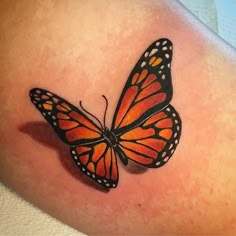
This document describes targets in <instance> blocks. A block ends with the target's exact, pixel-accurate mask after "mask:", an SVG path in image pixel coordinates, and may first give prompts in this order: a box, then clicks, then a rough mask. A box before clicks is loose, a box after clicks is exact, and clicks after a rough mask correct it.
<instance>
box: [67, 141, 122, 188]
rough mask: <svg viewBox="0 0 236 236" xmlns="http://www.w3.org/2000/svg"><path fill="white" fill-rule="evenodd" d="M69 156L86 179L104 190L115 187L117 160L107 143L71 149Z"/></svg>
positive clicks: (116, 181)
mask: <svg viewBox="0 0 236 236" xmlns="http://www.w3.org/2000/svg"><path fill="white" fill-rule="evenodd" d="M71 155H72V158H73V160H74V161H75V163H76V165H77V166H78V167H79V168H80V170H81V171H82V172H83V173H85V174H86V175H87V176H88V177H90V178H92V179H93V180H95V181H96V182H97V183H99V184H100V185H102V186H104V187H106V188H115V187H116V186H117V183H118V175H119V174H118V167H117V158H116V154H115V152H114V150H113V148H111V147H110V146H109V145H108V143H106V142H99V143H96V144H92V145H91V144H90V145H82V146H77V147H71Z"/></svg>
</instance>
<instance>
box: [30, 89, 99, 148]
mask: <svg viewBox="0 0 236 236" xmlns="http://www.w3.org/2000/svg"><path fill="white" fill-rule="evenodd" d="M30 97H31V101H32V102H33V104H34V105H35V106H36V108H37V109H38V110H39V111H40V112H41V113H42V115H43V116H44V118H45V119H46V120H47V121H48V122H49V124H50V125H51V126H52V127H53V129H54V130H55V131H56V133H57V134H58V135H59V137H60V138H61V139H62V140H63V141H64V142H65V143H67V144H69V145H79V144H82V143H88V142H96V141H98V140H101V139H102V132H101V129H100V128H99V127H98V126H97V125H96V124H95V123H94V122H93V121H91V120H90V119H89V118H88V117H87V116H85V115H84V114H83V113H82V112H81V111H80V110H79V109H78V108H76V107H75V106H73V105H72V104H70V103H69V102H67V101H66V100H64V99H63V98H61V97H59V96H57V95H56V94H53V93H51V92H48V91H46V90H43V89H39V88H35V89H32V90H31V91H30Z"/></svg>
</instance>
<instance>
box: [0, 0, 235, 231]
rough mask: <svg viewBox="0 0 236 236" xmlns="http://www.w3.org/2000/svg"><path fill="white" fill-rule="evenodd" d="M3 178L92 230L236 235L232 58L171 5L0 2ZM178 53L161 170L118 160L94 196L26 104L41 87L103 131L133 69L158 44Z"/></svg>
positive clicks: (54, 211)
mask: <svg viewBox="0 0 236 236" xmlns="http://www.w3.org/2000/svg"><path fill="white" fill-rule="evenodd" d="M0 32H1V38H0V40H1V43H0V55H1V57H0V80H1V85H0V86H1V93H0V99H1V103H2V105H1V118H0V121H1V122H0V132H1V136H0V150H1V152H0V155H1V156H0V178H1V180H2V181H3V182H4V183H5V184H6V185H7V186H9V187H11V188H12V189H14V190H15V191H16V192H18V193H19V194H20V195H22V196H23V197H24V198H26V199H27V200H29V201H31V202H32V203H34V204H35V205H36V206H38V207H40V208H41V209H43V210H44V211H46V212H48V213H49V214H51V215H53V216H54V217H56V218H58V219H60V220H61V221H63V222H64V223H66V224H69V225H70V226H72V227H74V228H76V229H78V230H80V231H82V232H84V233H87V234H112V233H113V234H114V233H117V234H127V235H132V234H137V233H139V234H159V235H166V234H224V235H226V234H228V235H232V234H235V233H236V185H235V181H236V171H235V167H236V159H235V151H236V141H235V140H236V123H235V120H236V106H235V101H236V93H235V88H236V83H235V79H236V78H235V76H236V67H235V64H236V53H235V51H234V49H233V48H231V47H229V46H228V45H227V44H226V43H225V42H224V41H222V40H220V39H219V38H218V37H217V36H216V35H214V34H213V33H211V32H208V31H207V30H206V29H205V28H204V27H203V26H202V25H199V23H198V22H197V21H196V20H195V19H194V18H193V17H192V16H190V15H189V14H188V13H187V12H186V10H184V9H183V8H182V7H181V5H179V3H177V2H175V1H151V0H150V1H139V0H136V1H135V0H130V1H105V0H101V1H96V0H90V1H88V0H86V1H85V0H84V1H82V0H81V1H76V0H70V1H60V0H59V1H53V0H51V1H49V0H47V1H29V0H28V1H27V0H22V1H1V3H0ZM161 37H167V38H169V39H170V40H171V41H172V42H173V45H174V55H173V63H172V76H173V85H174V96H173V100H172V102H171V104H173V105H174V107H175V108H176V109H177V110H178V112H179V113H180V115H181V118H182V122H183V132H182V137H181V140H180V144H179V146H178V148H177V150H176V152H175V154H174V156H173V158H172V159H171V160H170V161H169V162H168V164H167V165H166V166H164V167H162V168H160V169H152V170H148V171H146V172H144V173H139V174H137V173H133V171H132V169H131V168H129V167H128V168H127V167H126V168H124V167H123V165H122V163H119V171H120V181H119V185H118V188H117V189H113V190H111V191H110V192H109V193H107V192H104V191H101V189H100V188H97V187H96V185H94V184H93V182H91V181H89V180H88V179H87V177H84V176H83V175H82V174H81V173H80V172H79V170H77V169H76V167H75V166H74V165H73V162H72V160H71V159H70V156H69V147H68V146H67V145H65V144H63V143H62V142H61V141H60V140H59V138H58V137H57V136H56V135H55V134H54V132H53V130H52V129H51V128H50V127H49V125H47V124H46V123H45V121H44V120H43V118H42V116H41V114H40V113H39V112H38V111H37V110H36V109H35V108H34V107H33V105H32V104H31V103H30V99H29V97H28V91H29V90H30V89H31V88H33V87H41V88H44V89H47V90H50V91H52V92H55V93H57V94H58V95H60V96H62V97H64V98H65V99H67V100H68V101H70V102H71V103H73V104H75V105H77V104H79V100H82V101H83V105H84V106H85V107H86V108H87V109H88V110H89V111H92V112H93V114H95V115H96V116H97V117H99V118H100V119H102V117H103V113H104V105H105V104H104V101H103V100H102V98H101V95H102V94H105V95H106V97H107V98H108V100H109V110H108V116H107V123H108V124H107V125H108V126H109V125H110V124H111V120H112V116H113V113H114V109H115V107H116V104H117V101H118V99H119V96H120V93H121V91H122V88H123V86H124V84H125V82H126V80H127V78H128V76H129V73H130V72H131V70H132V68H133V66H134V64H135V63H136V61H137V60H138V59H139V57H140V55H141V54H142V53H143V51H144V50H145V49H146V48H147V47H148V46H149V44H151V43H152V42H153V41H154V40H156V39H158V38H161Z"/></svg>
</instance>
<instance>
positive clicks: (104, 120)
mask: <svg viewBox="0 0 236 236" xmlns="http://www.w3.org/2000/svg"><path fill="white" fill-rule="evenodd" d="M102 97H103V98H104V99H105V101H106V108H105V112H104V117H103V124H104V128H106V116H107V108H108V100H107V98H106V97H105V96H104V95H102Z"/></svg>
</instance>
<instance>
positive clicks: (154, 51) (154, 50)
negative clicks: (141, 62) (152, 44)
mask: <svg viewBox="0 0 236 236" xmlns="http://www.w3.org/2000/svg"><path fill="white" fill-rule="evenodd" d="M157 51H158V49H157V48H153V49H152V51H151V52H150V54H149V56H152V55H154V54H155V53H156V52H157Z"/></svg>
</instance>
